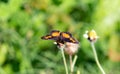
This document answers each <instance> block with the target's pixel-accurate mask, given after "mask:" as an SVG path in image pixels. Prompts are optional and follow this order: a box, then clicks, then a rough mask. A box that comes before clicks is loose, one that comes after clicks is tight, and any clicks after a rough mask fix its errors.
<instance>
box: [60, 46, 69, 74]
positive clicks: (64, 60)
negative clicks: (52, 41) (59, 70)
mask: <svg viewBox="0 0 120 74" xmlns="http://www.w3.org/2000/svg"><path fill="white" fill-rule="evenodd" d="M60 50H61V53H62V57H63V62H64V66H65V71H66V74H68V68H67V63H66V58H65V54H64V51H63V48H60Z"/></svg>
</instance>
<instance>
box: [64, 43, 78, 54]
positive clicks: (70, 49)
mask: <svg viewBox="0 0 120 74" xmlns="http://www.w3.org/2000/svg"><path fill="white" fill-rule="evenodd" d="M78 48H79V44H78V43H70V42H66V43H65V48H64V49H65V50H64V51H65V52H66V53H67V54H69V55H73V54H75V53H76V52H77V51H78Z"/></svg>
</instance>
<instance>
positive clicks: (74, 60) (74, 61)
mask: <svg viewBox="0 0 120 74" xmlns="http://www.w3.org/2000/svg"><path fill="white" fill-rule="evenodd" d="M76 61H77V55H75V57H74V59H73V64H72V68H73V70H74V67H75V63H76Z"/></svg>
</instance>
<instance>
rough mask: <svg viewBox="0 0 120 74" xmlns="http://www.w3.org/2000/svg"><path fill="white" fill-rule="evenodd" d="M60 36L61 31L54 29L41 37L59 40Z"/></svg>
mask: <svg viewBox="0 0 120 74" xmlns="http://www.w3.org/2000/svg"><path fill="white" fill-rule="evenodd" d="M59 36H60V31H57V30H53V31H51V32H50V34H48V35H46V36H43V37H41V39H45V40H50V39H51V40H57V39H58V37H59Z"/></svg>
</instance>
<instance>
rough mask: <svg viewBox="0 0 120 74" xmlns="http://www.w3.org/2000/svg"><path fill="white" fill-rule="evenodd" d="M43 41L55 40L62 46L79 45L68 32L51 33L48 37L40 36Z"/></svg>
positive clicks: (55, 31)
mask: <svg viewBox="0 0 120 74" xmlns="http://www.w3.org/2000/svg"><path fill="white" fill-rule="evenodd" d="M41 39H44V40H55V41H56V42H57V43H62V44H64V43H65V42H71V43H77V44H78V43H79V42H78V41H77V40H76V39H75V38H73V36H72V34H71V33H69V32H60V31H58V30H53V31H51V32H50V33H49V34H48V35H45V36H42V37H41Z"/></svg>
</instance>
